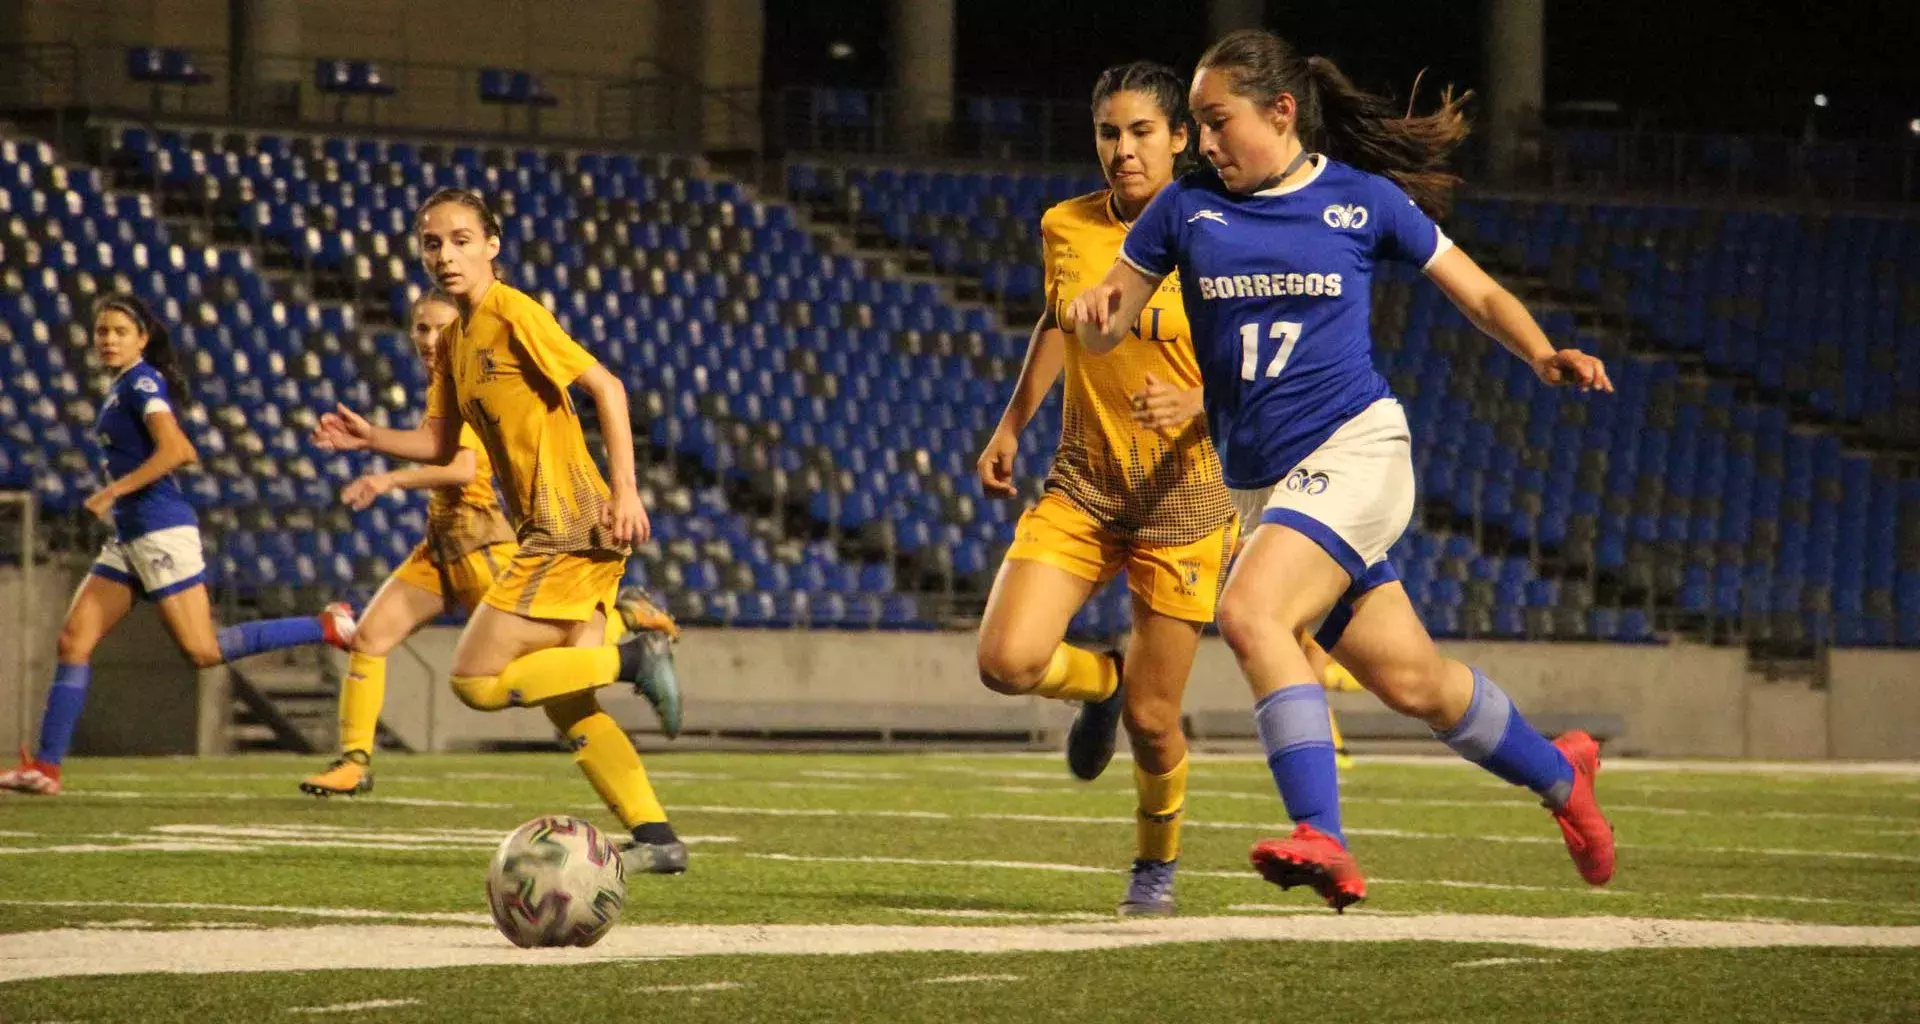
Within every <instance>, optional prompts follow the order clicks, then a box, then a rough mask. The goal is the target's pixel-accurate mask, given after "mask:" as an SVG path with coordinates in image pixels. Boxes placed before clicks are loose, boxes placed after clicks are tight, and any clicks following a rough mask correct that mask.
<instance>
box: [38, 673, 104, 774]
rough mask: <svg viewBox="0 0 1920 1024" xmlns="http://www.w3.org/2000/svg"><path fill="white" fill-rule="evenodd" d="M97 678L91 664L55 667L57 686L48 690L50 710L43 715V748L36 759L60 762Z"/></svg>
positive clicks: (71, 740) (41, 740)
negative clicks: (90, 688)
mask: <svg viewBox="0 0 1920 1024" xmlns="http://www.w3.org/2000/svg"><path fill="white" fill-rule="evenodd" d="M92 681H93V666H91V665H57V666H55V667H54V670H53V688H52V689H50V690H48V691H47V710H46V711H45V712H44V713H42V714H41V716H40V749H39V750H37V751H35V752H34V755H33V759H34V760H36V761H45V762H46V763H48V764H59V763H60V762H61V761H62V760H64V759H65V758H66V756H67V747H68V746H70V745H71V744H72V743H73V727H74V726H75V725H78V724H79V722H80V709H81V708H84V707H86V706H87V684H88V683H89V682H92Z"/></svg>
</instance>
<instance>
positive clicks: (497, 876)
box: [487, 814, 627, 948]
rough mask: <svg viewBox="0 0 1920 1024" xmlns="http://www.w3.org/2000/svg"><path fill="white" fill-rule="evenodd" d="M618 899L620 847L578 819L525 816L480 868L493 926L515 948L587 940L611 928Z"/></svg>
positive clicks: (622, 872) (623, 876) (622, 883)
mask: <svg viewBox="0 0 1920 1024" xmlns="http://www.w3.org/2000/svg"><path fill="white" fill-rule="evenodd" d="M626 901H627V871H626V868H625V867H624V866H622V865H621V863H620V850H619V849H618V848H617V847H615V846H614V844H613V842H612V841H611V840H609V839H608V838H607V837H606V836H604V835H602V834H601V832H600V830H599V829H597V828H594V827H593V826H592V825H590V824H588V823H587V822H584V821H581V820H580V819H579V818H569V817H566V816H565V815H557V814H555V815H548V816H546V817H544V818H535V819H533V820H532V821H529V822H527V823H526V824H524V825H522V826H520V827H519V828H517V829H514V830H513V834H512V835H510V836H508V837H507V838H506V839H505V840H504V841H503V842H501V844H500V849H499V850H498V851H496V852H495V853H494V855H493V863H492V864H491V865H489V866H488V867H487V905H488V906H489V907H491V908H492V909H493V923H494V926H495V927H497V928H499V929H500V934H502V935H505V936H506V937H507V938H509V939H511V940H513V944H514V945H516V946H520V947H522V948H527V947H532V946H591V945H593V944H594V943H596V942H599V941H600V939H601V938H602V937H604V936H605V935H606V934H607V932H608V931H610V930H611V929H612V928H613V923H614V922H615V921H617V920H619V919H620V907H621V906H622V905H623V904H625V903H626Z"/></svg>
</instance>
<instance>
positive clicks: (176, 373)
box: [93, 293, 193, 406]
mask: <svg viewBox="0 0 1920 1024" xmlns="http://www.w3.org/2000/svg"><path fill="white" fill-rule="evenodd" d="M110 310H111V311H114V312H118V313H121V314H123V315H125V316H126V317H127V319H129V320H132V321H133V323H134V326H136V327H138V328H140V333H142V334H144V335H146V336H147V347H146V349H145V350H144V351H142V352H141V353H140V358H141V359H143V360H145V361H146V363H147V365H148V366H151V367H153V368H154V370H156V371H158V372H159V374H160V378H161V379H162V380H164V381H166V382H167V391H168V393H169V394H170V395H171V396H172V398H173V401H174V403H175V405H176V406H184V405H185V404H186V403H187V402H188V401H190V400H191V399H192V398H193V394H192V392H191V391H189V390H188V388H187V377H186V374H185V373H184V372H183V371H182V370H181V369H180V358H179V354H178V353H177V352H175V351H174V348H173V335H172V333H171V332H170V331H168V330H167V325H166V324H165V323H163V322H161V320H160V318H159V317H157V316H154V315H153V310H152V309H150V308H148V306H147V304H146V303H145V302H142V301H141V300H140V299H139V297H138V296H134V295H128V294H125V293H120V294H115V295H108V296H106V297H104V298H102V299H100V300H99V301H98V302H95V303H94V304H93V319H94V320H95V321H96V322H98V321H99V319H100V316H101V314H103V313H106V312H108V311H110Z"/></svg>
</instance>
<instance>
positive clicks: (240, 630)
mask: <svg viewBox="0 0 1920 1024" xmlns="http://www.w3.org/2000/svg"><path fill="white" fill-rule="evenodd" d="M324 639H326V634H325V633H324V632H323V631H322V630H321V629H320V620H319V619H316V618H312V617H310V616H302V617H300V618H294V619H262V620H260V621H259V622H243V623H241V624H240V625H238V626H228V627H227V628H225V629H223V630H221V631H220V657H221V658H222V659H223V660H226V661H235V660H238V659H240V658H244V657H247V656H248V655H250V654H265V653H266V652H268V651H280V650H285V649H286V648H289V647H305V646H306V645H308V644H317V643H319V642H321V641H322V640H324Z"/></svg>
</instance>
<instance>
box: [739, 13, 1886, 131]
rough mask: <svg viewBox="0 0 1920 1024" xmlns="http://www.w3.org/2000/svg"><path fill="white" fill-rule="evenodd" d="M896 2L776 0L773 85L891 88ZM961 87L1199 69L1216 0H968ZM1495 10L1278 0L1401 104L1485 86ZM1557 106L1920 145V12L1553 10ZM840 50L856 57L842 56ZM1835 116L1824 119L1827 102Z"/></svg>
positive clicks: (1551, 96) (1550, 75)
mask: <svg viewBox="0 0 1920 1024" xmlns="http://www.w3.org/2000/svg"><path fill="white" fill-rule="evenodd" d="M887 8H888V4H887V2H886V0H792V2H780V3H773V4H769V5H768V9H767V66H766V80H767V82H768V84H769V85H774V86H783V85H836V86H848V87H863V88H882V87H884V86H885V85H886V80H887V57H886V45H887V40H886V33H887V15H888V12H887ZM956 8H957V19H958V25H957V42H956V47H957V50H958V54H957V63H956V69H955V75H956V79H957V81H956V89H957V91H958V92H959V93H961V94H962V95H967V94H991V95H1018V96H1041V97H1053V98H1061V99H1072V98H1077V97H1080V96H1084V95H1086V93H1087V92H1088V90H1089V88H1090V87H1091V86H1092V83H1093V79H1094V76H1096V75H1097V74H1098V73H1099V71H1100V69H1102V68H1104V67H1106V66H1108V65H1110V64H1115V63H1119V62H1121V61H1124V60H1130V59H1134V58H1138V57H1148V58H1153V59H1158V60H1163V61H1166V62H1167V63H1170V64H1173V65H1174V66H1176V67H1178V68H1180V69H1181V70H1182V71H1183V72H1185V71H1190V70H1191V68H1192V64H1193V61H1194V59H1195V58H1196V57H1198V56H1199V54H1200V51H1201V50H1202V49H1203V48H1204V47H1205V46H1206V44H1207V42H1208V41H1209V40H1208V39H1207V38H1206V35H1207V21H1206V6H1205V4H1204V3H1203V2H1201V0H1173V2H1163V3H1140V2H1131V0H1103V2H1096V0H956ZM1485 17H1486V14H1485V5H1484V3H1483V2H1476V0H1455V2H1452V3H1447V2H1439V3H1436V2H1432V0H1377V2H1373V3H1365V4H1356V3H1338V2H1332V0H1328V2H1322V3H1316V4H1306V3H1296V2H1292V0H1269V3H1268V4H1267V25H1268V27H1270V28H1273V29H1276V30H1278V31H1279V32H1281V33H1282V34H1283V35H1286V36H1288V37H1289V38H1291V39H1292V40H1293V41H1294V42H1295V43H1297V44H1298V45H1300V46H1301V47H1303V48H1304V49H1306V50H1307V51H1309V52H1312V53H1320V54H1324V55H1326V56H1328V57H1331V58H1333V59H1334V60H1336V61H1337V62H1338V63H1339V64H1340V65H1341V66H1342V67H1343V68H1344V69H1346V71H1347V72H1348V74H1350V75H1352V76H1353V77H1354V78H1355V79H1356V80H1358V81H1360V82H1361V83H1362V84H1364V85H1367V86H1369V87H1371V88H1375V89H1379V90H1383V91H1389V92H1393V93H1395V94H1397V95H1404V94H1405V92H1406V88H1407V86H1408V84H1410V83H1411V82H1412V81H1413V77H1414V75H1415V74H1416V73H1418V72H1419V71H1420V70H1421V69H1422V68H1427V69H1429V70H1428V78H1427V80H1426V85H1427V86H1429V87H1430V86H1436V85H1439V84H1442V83H1446V82H1453V83H1455V84H1457V85H1461V86H1477V85H1479V84H1480V82H1481V79H1482V78H1483V76H1484V70H1483V62H1484V60H1485V57H1484V54H1483V48H1482V40H1483V38H1484V36H1485V31H1484V24H1483V23H1484V19H1485ZM1546 36H1547V39H1546V48H1547V52H1546V91H1547V104H1548V106H1549V108H1550V109H1551V108H1552V107H1553V106H1555V105H1557V104H1561V103H1566V102H1570V101H1591V100H1611V101H1614V102H1617V103H1619V104H1620V105H1621V107H1622V109H1623V114H1622V116H1621V118H1620V119H1619V120H1618V121H1617V123H1619V124H1621V125H1632V124H1640V125H1644V126H1646V127H1652V128H1663V129H1669V130H1685V131H1703V132H1704V131H1727V132H1748V133H1754V134H1764V135H1799V134H1800V133H1801V132H1802V131H1803V130H1804V128H1805V127H1806V122H1807V118H1808V117H1809V115H1814V116H1816V117H1817V121H1816V128H1817V131H1818V133H1819V134H1820V135H1821V136H1822V137H1827V138H1848V139H1878V140H1882V141H1889V142H1903V143H1904V142H1909V141H1911V140H1912V136H1911V135H1910V134H1909V132H1908V128H1907V123H1908V121H1910V120H1912V119H1914V118H1920V55H1916V53H1915V50H1916V49H1917V48H1920V0H1885V2H1881V0H1863V2H1851V3H1849V2H1845V0H1842V2H1838V3H1820V2H1819V0H1808V2H1803V3H1782V2H1774V0H1753V2H1749V3H1739V4H1734V3H1719V2H1714V3H1698V2H1688V0H1606V2H1600V0H1549V2H1548V3H1547V28H1546ZM835 41H843V42H846V43H849V44H851V46H852V47H853V56H852V57H851V58H849V59H841V60H836V59H833V58H832V57H831V56H830V55H829V47H830V45H831V44H832V43H834V42H835ZM1819 92H1824V93H1826V94H1827V96H1828V97H1829V100H1830V103H1829V106H1828V107H1827V108H1826V109H1824V110H1820V111H1818V112H1817V114H1815V111H1814V108H1813V102H1812V101H1813V96H1814V94H1815V93H1819Z"/></svg>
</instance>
